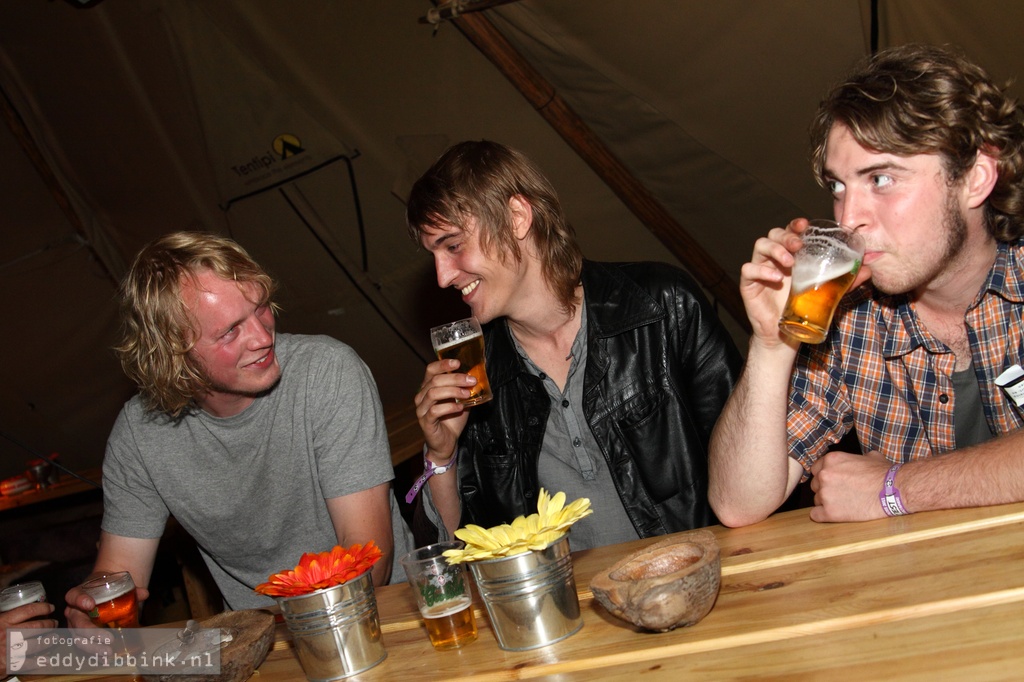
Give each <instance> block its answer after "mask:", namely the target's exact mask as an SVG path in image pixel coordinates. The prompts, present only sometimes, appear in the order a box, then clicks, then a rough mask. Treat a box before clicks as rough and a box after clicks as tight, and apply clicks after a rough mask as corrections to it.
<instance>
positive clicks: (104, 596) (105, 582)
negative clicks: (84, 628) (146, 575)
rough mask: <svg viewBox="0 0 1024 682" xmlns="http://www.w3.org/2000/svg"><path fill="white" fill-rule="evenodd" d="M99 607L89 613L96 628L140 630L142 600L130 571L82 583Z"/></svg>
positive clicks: (105, 575) (83, 588)
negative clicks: (137, 593) (140, 601)
mask: <svg viewBox="0 0 1024 682" xmlns="http://www.w3.org/2000/svg"><path fill="white" fill-rule="evenodd" d="M82 591H83V592H85V593H86V594H87V595H89V596H90V597H92V600H93V601H94V602H96V606H95V607H94V608H93V610H92V611H90V612H89V618H91V619H92V622H93V624H94V625H98V626H99V627H107V628H137V627H139V600H138V597H137V596H136V594H135V581H134V580H132V575H131V573H129V572H128V571H120V572H117V573H104V574H101V575H99V576H96V577H95V578H92V579H91V580H87V581H85V582H84V583H83V584H82Z"/></svg>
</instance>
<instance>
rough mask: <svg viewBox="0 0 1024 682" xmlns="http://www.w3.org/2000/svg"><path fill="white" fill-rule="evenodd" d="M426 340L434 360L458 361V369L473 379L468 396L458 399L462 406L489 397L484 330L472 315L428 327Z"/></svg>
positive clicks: (480, 401) (489, 386) (489, 384)
mask: <svg viewBox="0 0 1024 682" xmlns="http://www.w3.org/2000/svg"><path fill="white" fill-rule="evenodd" d="M430 342H431V343H432V344H433V346H434V352H435V353H437V359H438V360H458V361H459V369H458V371H459V372H464V373H465V374H469V375H471V376H473V377H474V378H475V379H476V385H475V386H471V387H470V389H469V391H470V393H469V398H467V399H466V400H458V401H456V402H460V403H462V404H464V405H479V404H480V403H485V402H487V401H488V400H490V399H491V383H490V382H489V381H488V380H487V367H486V366H485V364H484V332H483V330H482V329H481V328H480V322H479V320H477V319H476V318H475V317H468V318H466V319H465V320H458V321H456V322H449V323H448V324H443V325H441V326H440V327H434V328H433V329H431V330H430Z"/></svg>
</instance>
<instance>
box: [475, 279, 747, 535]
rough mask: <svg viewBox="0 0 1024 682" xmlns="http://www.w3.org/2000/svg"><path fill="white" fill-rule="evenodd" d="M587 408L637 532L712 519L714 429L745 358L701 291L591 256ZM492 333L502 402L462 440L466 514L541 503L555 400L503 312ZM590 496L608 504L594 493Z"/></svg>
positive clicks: (485, 409)
mask: <svg viewBox="0 0 1024 682" xmlns="http://www.w3.org/2000/svg"><path fill="white" fill-rule="evenodd" d="M582 281H583V288H584V291H585V293H586V296H585V309H586V314H587V337H588V338H587V343H588V351H587V353H588V354H587V364H586V370H585V371H586V374H585V375H584V389H583V411H584V414H585V416H586V419H587V423H588V424H589V425H590V428H591V430H592V432H593V434H594V436H595V438H596V440H597V442H598V444H599V445H600V447H601V451H602V454H603V455H604V458H605V459H606V460H607V462H608V467H609V470H610V471H611V473H612V477H613V479H614V481H615V486H616V488H617V489H618V493H619V498H620V499H621V501H622V504H623V506H624V507H625V509H626V513H627V515H628V516H629V518H630V520H631V521H632V522H633V525H634V527H635V528H636V530H637V532H638V533H639V535H640V536H641V537H650V536H654V535H661V534H664V533H670V532H675V531H680V530H687V529H690V528H698V527H702V526H707V525H710V524H713V523H716V519H715V517H714V514H713V512H712V511H711V508H710V506H709V505H708V502H707V483H708V472H707V458H708V441H709V439H710V437H711V429H712V428H713V427H714V424H715V420H716V419H717V418H718V415H719V412H721V410H722V407H723V405H724V404H725V401H726V399H727V398H728V397H729V393H730V392H731V391H732V387H733V384H734V383H735V381H736V379H737V377H738V374H739V370H740V367H741V363H742V360H741V357H740V355H739V353H738V351H737V350H736V347H735V345H734V344H733V342H732V340H731V338H730V337H729V335H728V333H727V332H726V331H725V329H724V328H723V327H722V325H721V323H720V322H719V319H718V316H717V315H716V314H715V312H714V310H713V309H712V308H711V306H710V304H709V303H708V302H707V300H706V299H705V297H704V295H703V293H702V292H701V290H700V288H699V287H698V285H697V284H696V282H694V280H693V279H692V278H691V277H690V276H689V275H688V274H686V273H685V272H683V271H681V270H679V269H678V268H674V267H672V266H669V265H664V264H659V263H596V262H592V261H586V262H585V263H584V266H583V274H582ZM485 334H486V352H487V374H488V376H489V378H490V381H491V388H492V391H493V393H494V399H493V400H492V401H491V402H489V403H485V404H484V405H481V406H478V407H474V408H473V410H472V412H471V414H470V418H469V422H468V424H467V426H466V429H465V431H463V434H462V436H461V438H460V440H459V465H458V471H459V479H460V486H461V493H462V503H463V507H462V509H463V512H462V522H461V524H460V526H464V525H465V524H467V523H476V524H479V525H481V526H484V527H490V526H494V525H497V524H500V523H508V522H510V521H511V520H512V519H513V518H515V517H516V516H519V515H521V514H524V515H528V514H531V513H533V512H535V511H536V510H537V498H536V496H537V493H538V491H539V489H540V485H539V483H538V481H537V458H538V456H539V453H540V447H541V441H542V439H543V437H544V430H545V427H546V425H547V417H548V410H549V409H550V406H551V404H550V398H549V397H548V394H547V393H546V392H545V390H544V387H543V386H542V384H541V381H540V379H538V378H537V377H535V376H532V375H530V373H529V372H528V371H527V370H526V367H525V365H524V363H523V361H522V359H521V358H520V357H519V355H518V353H517V352H516V350H515V347H514V345H513V342H512V339H511V336H510V332H509V329H508V324H507V323H506V321H505V320H504V319H499V320H497V321H495V322H494V323H492V324H491V325H488V327H487V329H486V330H485ZM593 503H594V504H600V503H601V502H600V501H599V500H594V501H593Z"/></svg>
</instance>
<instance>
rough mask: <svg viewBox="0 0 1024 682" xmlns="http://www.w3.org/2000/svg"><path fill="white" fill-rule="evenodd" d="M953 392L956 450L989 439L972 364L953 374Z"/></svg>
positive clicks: (990, 434) (989, 432)
mask: <svg viewBox="0 0 1024 682" xmlns="http://www.w3.org/2000/svg"><path fill="white" fill-rule="evenodd" d="M953 391H954V395H955V400H954V403H953V424H954V425H955V433H956V447H957V449H958V450H959V449H960V448H966V447H968V446H971V445H977V444H978V443H984V442H985V441H987V440H988V439H990V438H991V437H992V432H991V431H990V430H989V428H988V422H987V421H986V420H985V409H984V407H983V406H982V403H981V389H980V388H979V387H978V377H976V376H975V375H974V365H973V364H972V365H971V366H970V367H968V368H967V369H965V370H963V371H962V372H953Z"/></svg>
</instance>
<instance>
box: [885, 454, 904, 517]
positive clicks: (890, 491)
mask: <svg viewBox="0 0 1024 682" xmlns="http://www.w3.org/2000/svg"><path fill="white" fill-rule="evenodd" d="M901 466H903V465H902V464H893V465H892V466H891V467H889V471H888V473H886V474H885V486H883V488H882V490H881V492H879V493H878V501H879V502H881V503H882V510H883V511H884V512H885V514H886V516H903V515H904V514H909V513H910V512H908V511H907V508H906V507H904V506H903V500H902V499H901V498H900V489H899V488H897V487H896V472H897V471H899V470H900V467H901Z"/></svg>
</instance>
